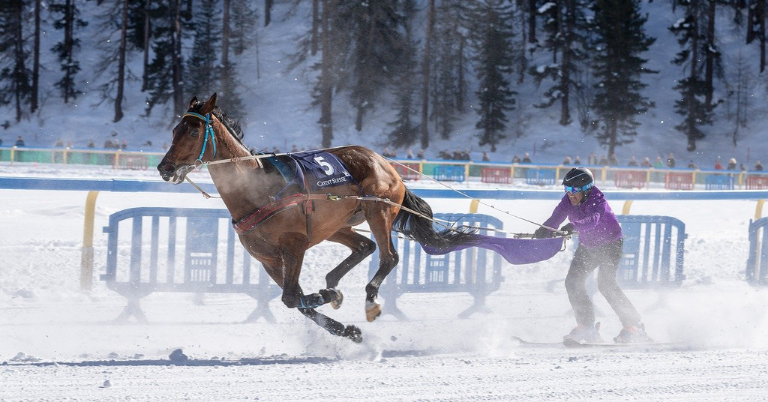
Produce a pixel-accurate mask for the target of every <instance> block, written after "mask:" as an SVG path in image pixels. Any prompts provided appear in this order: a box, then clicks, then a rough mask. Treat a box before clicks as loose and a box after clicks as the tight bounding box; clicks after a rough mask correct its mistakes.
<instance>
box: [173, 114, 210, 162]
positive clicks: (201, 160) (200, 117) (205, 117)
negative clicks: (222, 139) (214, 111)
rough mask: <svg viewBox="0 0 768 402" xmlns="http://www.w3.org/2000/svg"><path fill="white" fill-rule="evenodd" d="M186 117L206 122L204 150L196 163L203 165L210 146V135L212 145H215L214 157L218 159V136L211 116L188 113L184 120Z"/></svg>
mask: <svg viewBox="0 0 768 402" xmlns="http://www.w3.org/2000/svg"><path fill="white" fill-rule="evenodd" d="M186 116H192V117H197V118H198V119H200V120H202V121H204V122H205V138H204V139H203V149H202V150H201V151H200V156H198V157H197V160H196V161H195V162H199V163H202V162H203V155H204V154H205V147H206V146H207V145H208V135H209V134H210V136H211V143H213V156H214V158H215V157H216V135H215V134H214V132H213V126H212V125H211V114H210V113H208V114H206V115H205V116H203V115H201V114H200V113H195V112H187V113H185V114H184V116H182V117H181V118H182V119H183V118H184V117H186Z"/></svg>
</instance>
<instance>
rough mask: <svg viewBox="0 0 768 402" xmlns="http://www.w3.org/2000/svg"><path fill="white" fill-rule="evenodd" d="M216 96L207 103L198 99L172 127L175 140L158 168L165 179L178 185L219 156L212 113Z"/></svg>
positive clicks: (191, 102) (212, 96) (195, 98)
mask: <svg viewBox="0 0 768 402" xmlns="http://www.w3.org/2000/svg"><path fill="white" fill-rule="evenodd" d="M215 107H216V94H213V95H211V98H210V99H208V100H207V101H206V102H205V103H203V102H199V101H198V100H197V97H194V98H192V100H191V101H190V102H189V109H188V110H187V112H186V113H185V114H184V116H182V117H181V121H180V122H179V124H177V125H176V127H174V128H173V140H172V141H171V147H170V149H168V152H166V153H165V156H164V157H163V160H162V161H161V162H160V164H159V165H157V170H159V171H160V176H162V178H163V180H165V181H171V182H173V183H174V184H179V183H181V182H183V181H184V178H186V176H187V173H189V172H190V171H192V170H194V169H195V167H197V166H200V165H201V164H202V163H203V159H204V158H205V159H206V161H208V160H211V159H213V157H215V156H216V137H215V134H214V130H213V118H214V116H213V110H214V108H215Z"/></svg>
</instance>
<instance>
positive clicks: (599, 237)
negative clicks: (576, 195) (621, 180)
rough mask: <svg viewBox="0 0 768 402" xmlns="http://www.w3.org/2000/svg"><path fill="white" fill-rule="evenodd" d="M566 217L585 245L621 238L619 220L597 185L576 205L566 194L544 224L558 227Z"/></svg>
mask: <svg viewBox="0 0 768 402" xmlns="http://www.w3.org/2000/svg"><path fill="white" fill-rule="evenodd" d="M565 218H568V220H569V221H571V223H573V227H574V229H575V230H576V231H577V232H579V243H580V244H583V245H584V246H585V247H588V248H594V247H599V246H602V245H605V244H608V243H611V242H614V241H616V240H618V239H621V226H619V221H617V220H616V215H614V214H613V211H611V207H610V206H609V205H608V202H607V201H605V195H603V192H602V191H600V190H598V189H597V187H592V190H591V191H590V192H589V196H587V200H586V201H584V202H583V203H581V204H579V205H576V206H573V205H571V201H569V200H568V194H566V195H564V196H563V199H562V200H560V203H559V204H557V207H555V210H554V211H553V212H552V216H550V217H549V219H547V220H546V221H545V222H544V226H548V227H551V228H555V229H557V228H558V227H559V226H560V224H561V223H563V221H565Z"/></svg>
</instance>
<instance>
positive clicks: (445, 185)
mask: <svg viewBox="0 0 768 402" xmlns="http://www.w3.org/2000/svg"><path fill="white" fill-rule="evenodd" d="M385 159H386V160H388V161H389V162H390V163H396V164H398V165H400V166H401V167H403V168H405V169H407V170H410V171H411V172H414V173H418V174H419V175H420V176H422V177H427V178H430V179H432V181H434V182H436V183H437V184H439V185H441V186H443V187H445V188H447V189H449V190H451V191H454V192H457V193H459V194H460V195H463V196H464V197H465V198H468V199H470V200H472V201H477V202H478V203H479V204H481V205H484V206H486V207H488V208H491V209H493V210H496V211H499V212H501V213H503V214H506V215H509V216H511V217H513V218H517V219H520V220H521V221H525V222H528V223H532V224H534V225H536V226H539V227H542V228H545V229H549V230H551V231H553V232H555V233H560V234H565V233H564V232H562V231H560V230H559V229H557V228H551V227H548V226H544V225H542V224H540V223H538V222H534V221H532V220H528V219H525V218H523V217H521V216H517V215H515V214H513V213H511V212H509V211H504V210H501V209H499V208H496V207H495V206H493V205H491V204H488V203H486V202H483V201H482V200H478V199H476V198H472V197H470V196H469V194H467V193H464V192H462V191H460V190H457V189H455V188H453V187H451V186H449V185H447V184H445V183H443V182H441V181H440V180H437V179H435V178H434V177H430V176H426V175H425V174H423V173H421V172H420V171H418V170H416V169H413V168H411V167H410V166H406V165H404V164H402V163H400V162H398V161H395V160H392V159H389V158H385Z"/></svg>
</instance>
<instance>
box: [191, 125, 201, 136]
mask: <svg viewBox="0 0 768 402" xmlns="http://www.w3.org/2000/svg"><path fill="white" fill-rule="evenodd" d="M188 131H189V135H190V136H192V137H197V136H198V135H200V129H199V128H197V127H189V129H188Z"/></svg>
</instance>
